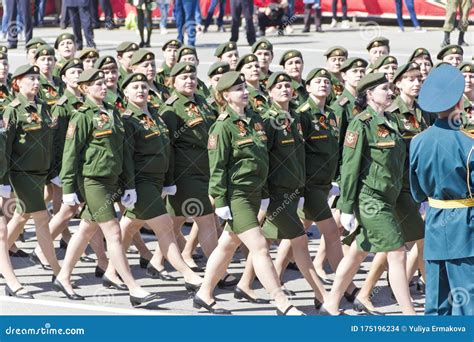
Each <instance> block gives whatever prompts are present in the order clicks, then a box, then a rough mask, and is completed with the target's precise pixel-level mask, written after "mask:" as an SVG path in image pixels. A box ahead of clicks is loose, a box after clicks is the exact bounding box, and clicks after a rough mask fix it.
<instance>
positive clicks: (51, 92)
mask: <svg viewBox="0 0 474 342" xmlns="http://www.w3.org/2000/svg"><path fill="white" fill-rule="evenodd" d="M54 64H55V57H54V49H53V47H51V46H49V45H41V46H40V47H39V48H38V49H36V53H35V65H37V66H38V68H39V70H40V78H39V80H40V90H39V92H38V97H39V98H40V99H41V100H42V101H43V102H44V103H46V105H47V111H48V113H51V108H52V107H53V106H54V105H55V104H56V102H57V101H58V100H59V98H60V97H61V93H62V89H61V88H62V84H61V83H62V82H61V81H60V80H59V79H58V78H57V77H54V76H53V70H54ZM51 171H53V169H52V170H51ZM55 175H56V177H53V176H51V175H48V179H47V181H46V193H45V201H46V202H47V203H48V202H49V201H52V203H53V212H54V213H57V212H58V211H59V209H60V207H61V195H62V194H61V182H60V181H59V178H58V177H57V174H55Z"/></svg>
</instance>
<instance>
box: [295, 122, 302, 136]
mask: <svg viewBox="0 0 474 342" xmlns="http://www.w3.org/2000/svg"><path fill="white" fill-rule="evenodd" d="M296 129H298V133H299V134H300V135H301V136H303V128H302V127H301V123H299V122H298V123H297V124H296Z"/></svg>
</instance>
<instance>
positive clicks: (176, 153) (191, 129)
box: [160, 91, 216, 185]
mask: <svg viewBox="0 0 474 342" xmlns="http://www.w3.org/2000/svg"><path fill="white" fill-rule="evenodd" d="M160 115H161V117H162V119H163V120H164V122H165V123H166V125H167V126H168V129H169V131H170V139H171V157H170V166H169V170H168V173H167V176H166V180H165V185H173V184H174V180H175V179H176V178H178V177H183V176H185V175H192V176H201V177H206V178H208V177H209V159H208V157H207V140H208V132H209V128H210V127H211V126H212V124H213V123H214V122H215V120H216V114H215V112H214V110H213V108H212V107H211V106H209V105H208V104H207V103H206V100H205V99H204V98H202V97H200V96H199V95H197V94H195V95H194V97H193V98H188V97H186V96H184V95H182V94H180V93H178V92H177V91H174V92H173V94H172V95H171V97H170V98H169V99H168V100H167V101H166V102H165V103H164V104H163V106H162V108H161V110H160Z"/></svg>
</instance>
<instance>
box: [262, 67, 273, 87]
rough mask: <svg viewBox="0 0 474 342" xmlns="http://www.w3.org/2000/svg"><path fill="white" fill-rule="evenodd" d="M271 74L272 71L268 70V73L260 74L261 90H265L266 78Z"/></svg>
mask: <svg viewBox="0 0 474 342" xmlns="http://www.w3.org/2000/svg"><path fill="white" fill-rule="evenodd" d="M271 74H273V71H271V70H268V73H267V74H266V73H264V72H260V79H259V81H260V86H261V87H262V88H263V89H267V83H268V78H269V77H270V75H271Z"/></svg>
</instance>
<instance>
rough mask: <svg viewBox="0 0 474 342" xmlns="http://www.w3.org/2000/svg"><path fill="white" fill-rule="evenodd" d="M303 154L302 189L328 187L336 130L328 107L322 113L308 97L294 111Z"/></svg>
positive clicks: (336, 152)
mask: <svg viewBox="0 0 474 342" xmlns="http://www.w3.org/2000/svg"><path fill="white" fill-rule="evenodd" d="M298 113H299V115H300V120H301V126H302V130H303V137H304V140H305V151H306V186H311V185H329V184H331V182H332V180H333V179H334V176H335V174H336V169H337V165H338V161H339V158H338V155H339V144H338V139H339V128H338V126H337V123H336V116H335V115H334V113H333V112H332V110H331V109H330V107H328V106H325V107H324V113H321V110H320V108H319V107H318V105H317V104H316V102H314V100H313V99H312V98H311V96H309V97H308V100H307V101H306V102H305V103H304V104H303V105H302V106H300V108H298Z"/></svg>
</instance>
